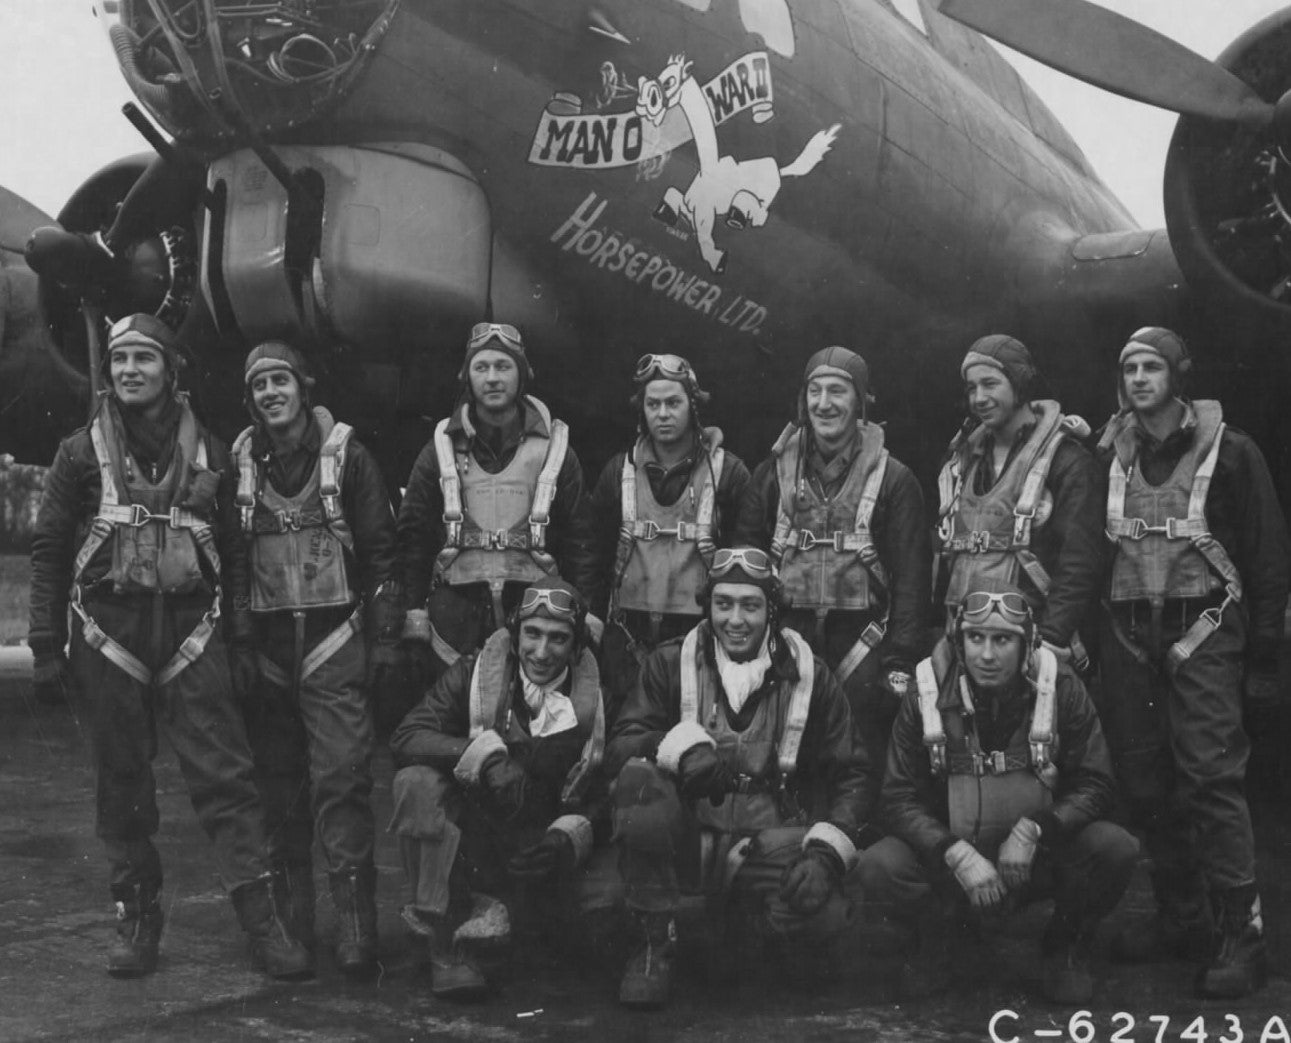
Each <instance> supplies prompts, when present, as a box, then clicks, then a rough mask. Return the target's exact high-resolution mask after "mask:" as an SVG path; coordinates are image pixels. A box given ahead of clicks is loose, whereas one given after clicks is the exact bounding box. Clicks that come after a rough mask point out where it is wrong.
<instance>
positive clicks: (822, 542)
mask: <svg viewBox="0 0 1291 1043" xmlns="http://www.w3.org/2000/svg"><path fill="white" fill-rule="evenodd" d="M856 426H857V432H858V435H859V437H860V439H861V451H860V453H859V454H858V456H857V457H856V459H855V460H854V461H853V463H852V469H851V471H850V472H849V473H848V476H847V480H846V482H845V483H844V484H843V487H842V488H841V489H840V490H839V491H838V492H837V493H836V494H835V495H834V496H832V497H830V498H828V499H826V498H825V497H823V496H822V495H821V494H820V493H819V491H818V490H817V489H816V488H815V486H814V485H813V483H811V482H809V481H808V480H807V478H806V476H805V474H804V473H803V463H804V462H803V461H802V459H801V452H802V442H803V439H802V431H801V430H800V429H799V428H798V426H797V425H796V424H789V425H788V426H787V427H786V428H785V429H784V431H783V432H782V433H781V435H780V437H779V438H778V439H777V440H776V443H775V445H774V446H772V448H771V452H772V454H773V455H774V456H775V458H776V479H777V481H778V482H779V485H780V504H779V513H778V515H777V517H776V527H775V533H774V535H773V536H772V537H771V555H772V557H773V558H774V559H775V561H776V563H777V564H778V565H779V568H780V581H781V582H782V583H783V584H784V590H785V594H786V595H787V596H788V598H789V600H790V602H791V604H792V605H793V606H794V608H805V609H812V610H814V611H815V613H816V630H817V640H818V642H819V641H820V640H822V639H823V632H824V619H825V615H826V614H827V613H828V612H830V611H833V610H844V611H875V610H877V611H878V612H879V618H878V619H876V620H873V621H871V622H870V623H869V624H868V625H867V626H866V628H865V630H864V631H863V632H862V634H861V636H860V637H859V638H858V639H857V641H856V643H855V644H853V646H852V648H851V649H850V651H849V652H848V653H847V655H845V656H844V657H843V659H842V660H841V661H840V662H839V663H838V664H837V666H835V667H834V674H835V675H836V676H837V678H838V680H839V683H840V684H841V683H843V682H845V681H846V680H847V678H848V677H850V676H851V675H852V673H853V672H854V671H855V670H856V668H857V667H858V666H860V664H861V663H862V661H864V659H865V657H866V656H868V655H869V654H870V652H872V651H873V650H874V649H875V648H877V647H878V645H879V643H880V642H881V641H882V640H883V637H884V635H885V634H886V632H887V621H888V609H889V596H888V589H889V586H888V577H887V573H886V570H885V569H884V567H883V563H882V562H881V561H880V560H879V553H878V549H877V548H876V547H875V546H874V537H873V535H872V534H871V531H870V526H871V524H872V522H873V519H874V508H875V506H876V505H877V503H878V499H879V490H880V489H881V488H882V487H883V479H884V477H885V476H886V474H887V468H888V451H887V449H885V448H884V445H883V440H884V439H883V429H882V428H881V427H879V426H877V425H876V424H871V423H868V422H866V421H863V420H862V421H858V422H857V425H856Z"/></svg>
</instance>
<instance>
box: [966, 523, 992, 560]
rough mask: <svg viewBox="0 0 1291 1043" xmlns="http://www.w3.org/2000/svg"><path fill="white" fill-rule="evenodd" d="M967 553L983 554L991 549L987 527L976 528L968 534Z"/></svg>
mask: <svg viewBox="0 0 1291 1043" xmlns="http://www.w3.org/2000/svg"><path fill="white" fill-rule="evenodd" d="M967 539H968V553H969V554H985V553H986V552H987V551H989V550H990V549H991V533H990V531H989V530H988V529H976V530H974V531H973V532H970V533H969V534H968V537H967Z"/></svg>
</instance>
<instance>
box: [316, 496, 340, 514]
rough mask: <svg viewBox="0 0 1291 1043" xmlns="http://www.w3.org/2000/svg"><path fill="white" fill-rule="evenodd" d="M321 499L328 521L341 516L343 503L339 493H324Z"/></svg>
mask: <svg viewBox="0 0 1291 1043" xmlns="http://www.w3.org/2000/svg"><path fill="white" fill-rule="evenodd" d="M319 499H320V500H322V501H323V513H324V514H325V515H326V516H327V520H328V521H332V520H334V519H336V518H339V517H340V516H341V502H340V497H339V495H338V494H337V493H322V494H321V495H320V496H319Z"/></svg>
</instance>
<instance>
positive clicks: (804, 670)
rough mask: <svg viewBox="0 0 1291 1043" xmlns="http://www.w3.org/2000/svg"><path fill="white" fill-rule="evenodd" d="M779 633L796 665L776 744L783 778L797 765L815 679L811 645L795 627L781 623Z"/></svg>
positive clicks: (809, 711) (814, 664)
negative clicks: (777, 743)
mask: <svg viewBox="0 0 1291 1043" xmlns="http://www.w3.org/2000/svg"><path fill="white" fill-rule="evenodd" d="M781 633H783V634H784V636H785V640H787V641H788V642H789V646H790V647H791V648H792V649H793V658H794V662H795V663H796V664H797V666H798V681H797V683H796V684H795V685H794V686H793V691H792V692H791V693H790V695H789V709H788V712H787V713H786V714H785V721H784V732H783V733H782V734H781V736H780V748H779V749H778V750H777V751H776V760H777V762H778V763H779V765H780V778H781V780H784V779H787V778H789V776H791V775H792V774H793V773H794V771H796V770H797V767H798V750H799V748H800V747H801V746H802V736H803V733H804V732H805V731H806V730H807V717H808V715H809V714H810V713H811V691H812V688H813V687H814V686H815V683H816V676H815V673H816V659H815V657H814V656H813V655H812V653H811V646H810V645H808V644H807V642H806V641H804V640H803V638H802V637H801V635H799V634H798V633H797V631H794V630H790V629H789V628H788V627H785V628H784V629H783V630H782V631H781Z"/></svg>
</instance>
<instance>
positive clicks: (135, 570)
mask: <svg viewBox="0 0 1291 1043" xmlns="http://www.w3.org/2000/svg"><path fill="white" fill-rule="evenodd" d="M179 402H180V418H179V433H178V436H177V438H176V444H175V454H174V456H173V458H172V459H171V461H170V465H169V466H168V467H167V469H166V473H165V474H164V475H163V476H162V478H161V480H160V481H159V482H156V483H151V482H148V481H146V480H145V479H144V478H143V475H142V473H141V469H140V468H139V467H138V465H137V464H136V463H135V462H134V461H132V460H131V459H130V456H129V453H128V452H127V451H126V446H125V437H124V435H123V433H122V432H121V431H120V430H119V429H118V427H117V420H116V414H115V412H114V411H113V408H112V405H111V403H110V402H108V401H106V400H105V401H104V402H103V403H102V405H101V407H100V408H99V409H98V411H97V412H96V413H95V414H94V419H93V420H92V421H91V422H90V443H91V445H93V447H94V456H95V459H96V460H97V461H98V465H99V489H100V491H99V509H98V513H97V514H96V515H95V517H94V520H93V522H92V523H91V524H90V531H89V533H88V535H87V536H86V539H85V542H84V543H83V544H82V545H81V549H80V551H78V552H77V555H76V560H75V562H74V564H73V568H72V597H71V607H72V611H73V612H75V613H76V615H77V617H78V618H79V619H80V620H81V624H82V635H83V637H84V638H85V642H86V644H88V645H89V646H90V647H91V648H94V649H97V650H98V651H100V652H102V653H103V655H104V656H105V657H106V658H107V659H108V660H109V661H110V662H112V663H113V664H114V665H116V666H117V667H119V668H120V669H122V670H124V671H125V672H126V673H127V674H129V675H130V676H131V677H133V678H134V679H135V680H137V681H139V682H140V683H141V684H145V685H151V684H153V683H156V684H159V685H164V684H168V683H169V682H170V681H172V680H174V679H175V677H177V676H178V675H179V673H180V672H181V671H182V670H184V668H185V667H187V666H188V665H189V664H190V663H192V662H195V661H196V659H197V658H198V656H200V655H201V654H202V652H203V651H204V650H205V648H206V645H207V643H208V642H209V641H210V638H211V634H212V633H213V632H214V629H215V622H216V620H218V619H219V616H220V556H219V552H218V551H217V550H216V547H215V535H214V532H213V530H212V528H211V524H210V520H209V519H208V518H206V517H204V516H202V515H200V514H198V513H196V512H194V511H192V510H189V509H187V508H183V507H180V506H179V505H178V503H179V500H180V499H181V498H182V497H183V496H184V495H186V493H187V485H188V482H189V479H190V477H191V475H192V473H193V471H194V470H195V469H201V470H205V469H207V468H208V466H209V460H208V457H207V451H206V443H205V440H204V439H203V438H202V437H201V434H200V432H199V431H198V426H197V418H196V417H194V416H193V411H192V409H191V408H190V406H189V404H188V396H187V395H186V394H182V393H181V394H179ZM109 540H111V541H112V567H111V571H110V572H109V576H110V578H111V580H112V586H113V590H114V591H115V592H116V593H118V594H154V595H166V594H187V593H192V592H193V591H195V590H197V589H199V587H200V586H201V585H202V583H204V582H209V584H210V585H211V587H212V588H213V599H212V602H211V607H210V608H209V609H208V610H207V612H206V613H205V614H204V615H203V617H202V619H201V621H200V622H199V623H198V625H197V627H196V628H195V629H194V630H193V632H192V633H191V634H189V636H188V637H187V638H186V639H185V640H184V641H183V642H182V643H181V645H180V647H179V650H178V651H177V652H176V653H175V654H174V655H173V656H172V657H171V659H170V660H169V662H167V663H166V664H165V665H164V666H163V667H162V668H161V669H160V670H158V671H155V672H154V671H153V670H152V669H151V668H149V667H148V666H147V665H146V664H144V663H143V661H142V660H140V659H139V658H138V657H137V656H135V655H134V654H133V653H131V652H129V651H128V650H127V649H126V648H125V647H124V646H122V645H121V644H120V643H118V642H117V641H115V640H114V639H113V638H111V637H109V636H108V635H107V634H106V633H105V632H104V631H103V629H102V628H101V627H99V625H98V624H97V623H96V622H95V621H94V619H93V618H92V617H91V616H90V614H89V612H88V611H87V610H86V608H85V606H84V603H83V598H82V589H81V577H82V576H83V574H84V572H85V568H86V566H87V565H88V564H89V563H90V561H91V559H92V558H94V556H95V555H96V554H97V553H98V552H99V550H100V548H101V547H102V546H103V545H104V544H105V543H107V542H108V541H109ZM203 564H205V566H206V570H207V572H208V573H209V576H207V577H204V576H203V573H202V565H203Z"/></svg>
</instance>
